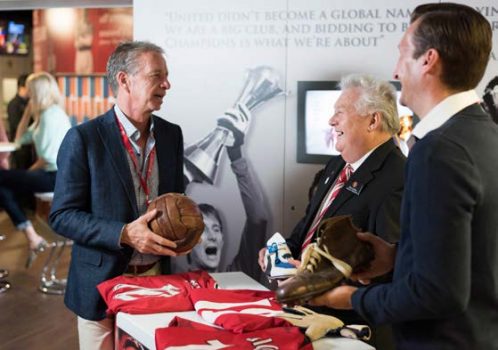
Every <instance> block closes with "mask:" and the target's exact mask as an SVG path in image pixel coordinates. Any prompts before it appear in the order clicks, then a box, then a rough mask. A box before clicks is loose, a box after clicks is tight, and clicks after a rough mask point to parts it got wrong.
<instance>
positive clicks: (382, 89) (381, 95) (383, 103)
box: [339, 74, 400, 135]
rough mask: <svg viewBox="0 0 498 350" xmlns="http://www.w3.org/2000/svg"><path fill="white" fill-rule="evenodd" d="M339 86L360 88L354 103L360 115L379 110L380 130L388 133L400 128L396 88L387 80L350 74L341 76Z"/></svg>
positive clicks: (391, 133) (395, 132) (394, 132)
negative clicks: (380, 118)
mask: <svg viewBox="0 0 498 350" xmlns="http://www.w3.org/2000/svg"><path fill="white" fill-rule="evenodd" d="M339 86H340V88H341V89H342V90H345V89H354V88H358V89H360V91H361V92H360V97H359V98H358V100H357V101H356V102H355V103H354V107H355V109H356V111H357V112H358V113H359V114H360V115H366V114H369V113H375V112H379V113H380V114H381V115H382V130H383V131H386V132H388V133H389V134H390V135H394V134H397V133H398V131H399V129H400V124H399V117H398V105H397V103H396V101H397V98H396V90H395V88H394V86H393V85H392V84H391V83H389V82H388V81H383V80H377V79H375V78H374V77H372V76H370V75H366V74H351V75H347V76H345V77H343V78H342V79H341V82H340V83H339Z"/></svg>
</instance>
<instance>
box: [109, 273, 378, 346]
mask: <svg viewBox="0 0 498 350" xmlns="http://www.w3.org/2000/svg"><path fill="white" fill-rule="evenodd" d="M211 276H213V278H214V279H215V280H216V282H218V285H219V286H220V288H223V289H257V290H267V289H266V288H265V287H264V286H262V285H261V284H259V283H258V282H256V281H254V280H253V279H251V278H250V277H248V276H247V275H245V274H244V273H242V272H224V273H212V274H211ZM175 316H180V317H183V318H186V319H188V320H191V321H196V322H200V323H206V322H204V321H203V320H202V318H200V317H199V316H198V315H197V313H196V312H195V311H187V312H167V313H158V314H150V315H130V314H127V313H124V312H118V314H117V316H116V327H117V328H120V329H122V330H123V331H125V332H126V333H128V334H129V335H131V336H132V337H134V338H135V339H136V340H138V341H139V342H141V343H142V344H143V345H144V346H146V347H147V348H148V349H150V350H155V349H156V345H155V341H154V333H155V330H156V328H163V327H166V326H167V325H168V324H169V322H170V321H171V320H172V319H173V318H174V317H175ZM313 349H315V350H373V349H374V348H373V347H372V346H370V345H368V344H366V343H364V342H362V341H359V340H354V339H346V338H324V339H320V340H318V341H316V342H314V343H313Z"/></svg>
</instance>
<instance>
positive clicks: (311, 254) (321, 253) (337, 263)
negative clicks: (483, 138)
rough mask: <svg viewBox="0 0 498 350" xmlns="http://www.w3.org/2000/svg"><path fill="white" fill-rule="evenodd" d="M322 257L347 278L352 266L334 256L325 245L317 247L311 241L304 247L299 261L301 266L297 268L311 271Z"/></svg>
mask: <svg viewBox="0 0 498 350" xmlns="http://www.w3.org/2000/svg"><path fill="white" fill-rule="evenodd" d="M322 258H324V259H327V260H328V261H330V263H331V264H332V265H333V266H334V267H335V268H336V269H337V270H339V272H340V273H342V274H343V275H344V277H346V278H349V276H351V273H352V272H353V268H352V267H351V266H350V265H349V264H348V263H346V262H345V261H343V260H340V259H337V258H334V257H333V256H332V255H331V254H330V253H329V250H328V248H327V246H325V245H323V249H322V248H319V247H318V244H317V243H311V244H309V245H308V247H306V250H305V251H304V252H303V261H302V263H301V267H300V268H299V269H300V270H301V271H303V270H307V271H309V272H311V273H313V272H314V271H315V270H316V268H317V267H318V264H319V263H320V261H321V260H322Z"/></svg>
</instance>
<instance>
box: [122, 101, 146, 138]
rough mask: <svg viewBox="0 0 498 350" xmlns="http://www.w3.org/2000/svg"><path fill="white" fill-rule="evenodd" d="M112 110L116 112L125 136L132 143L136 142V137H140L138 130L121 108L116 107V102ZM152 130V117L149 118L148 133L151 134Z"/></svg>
mask: <svg viewBox="0 0 498 350" xmlns="http://www.w3.org/2000/svg"><path fill="white" fill-rule="evenodd" d="M114 112H115V113H116V116H117V117H118V120H119V122H120V123H121V125H122V126H123V129H124V131H125V133H126V136H128V138H129V139H130V140H131V141H133V143H136V142H137V141H138V139H139V138H140V131H138V129H137V128H136V127H135V126H134V125H133V124H132V123H131V122H130V120H129V119H128V118H127V117H126V115H125V114H124V113H123V111H121V109H120V108H119V107H118V105H117V104H115V105H114ZM153 130H154V118H150V128H149V131H150V135H154V134H153Z"/></svg>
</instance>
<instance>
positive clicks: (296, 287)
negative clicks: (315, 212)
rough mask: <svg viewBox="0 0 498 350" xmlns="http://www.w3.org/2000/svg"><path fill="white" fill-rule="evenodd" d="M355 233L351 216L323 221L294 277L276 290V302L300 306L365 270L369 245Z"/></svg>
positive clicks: (370, 253)
mask: <svg viewBox="0 0 498 350" xmlns="http://www.w3.org/2000/svg"><path fill="white" fill-rule="evenodd" d="M359 231H360V229H358V228H357V227H355V226H354V224H353V222H352V220H351V216H336V217H332V218H329V219H325V220H323V221H322V223H321V224H320V226H319V228H318V239H317V242H316V243H312V244H310V245H308V247H307V248H306V250H305V251H304V252H303V255H302V260H301V267H300V268H299V270H298V272H297V274H296V276H294V277H292V278H290V279H288V280H286V281H285V282H284V283H282V284H281V285H280V286H279V288H278V289H277V291H276V297H277V300H278V301H279V302H281V303H285V304H289V305H294V304H304V303H306V302H307V301H308V300H310V299H312V298H313V297H314V296H317V295H320V294H323V293H325V292H326V291H328V290H330V289H332V288H334V287H336V286H337V285H339V284H340V282H341V281H342V280H343V279H345V278H349V276H351V273H353V272H355V271H357V270H358V269H362V268H365V267H368V265H369V263H370V261H371V260H372V259H373V258H374V251H373V249H372V246H371V244H370V243H368V242H364V241H361V240H360V239H358V237H356V232H359Z"/></svg>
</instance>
